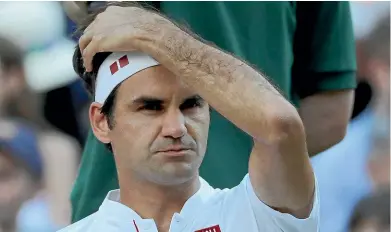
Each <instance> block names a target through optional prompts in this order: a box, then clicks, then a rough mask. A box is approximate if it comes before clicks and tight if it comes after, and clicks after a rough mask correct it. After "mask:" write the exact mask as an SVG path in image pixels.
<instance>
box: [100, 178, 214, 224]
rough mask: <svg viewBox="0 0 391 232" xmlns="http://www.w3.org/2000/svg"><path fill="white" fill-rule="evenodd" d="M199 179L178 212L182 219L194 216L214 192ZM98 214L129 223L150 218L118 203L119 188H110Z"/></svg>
mask: <svg viewBox="0 0 391 232" xmlns="http://www.w3.org/2000/svg"><path fill="white" fill-rule="evenodd" d="M199 179H200V188H199V190H198V191H197V192H196V193H195V194H194V195H193V196H191V197H190V198H189V199H188V200H187V201H186V203H185V204H184V206H183V208H182V210H181V212H180V213H179V216H180V217H182V218H184V219H191V218H192V217H193V216H195V209H200V208H202V207H200V206H201V205H204V204H205V203H206V202H207V200H208V199H209V198H210V196H211V195H212V194H213V192H214V188H212V187H211V186H210V185H209V184H208V182H206V181H205V180H204V179H202V178H201V177H200V178H199ZM99 214H103V215H104V218H112V219H113V218H115V219H116V220H119V221H123V222H125V221H127V222H129V223H133V222H132V220H136V221H137V222H141V221H150V220H151V219H142V218H141V217H140V216H139V215H138V214H137V213H136V212H135V211H134V210H132V209H131V208H129V207H127V206H126V205H124V204H122V203H120V190H119V189H116V190H112V191H110V192H109V193H108V194H107V196H106V198H105V200H104V201H103V203H102V205H101V206H100V207H99Z"/></svg>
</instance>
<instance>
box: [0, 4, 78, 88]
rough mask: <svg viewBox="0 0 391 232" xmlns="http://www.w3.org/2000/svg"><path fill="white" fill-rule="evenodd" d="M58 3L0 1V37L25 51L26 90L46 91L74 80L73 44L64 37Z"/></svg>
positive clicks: (61, 14) (63, 23)
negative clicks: (27, 88)
mask: <svg viewBox="0 0 391 232" xmlns="http://www.w3.org/2000/svg"><path fill="white" fill-rule="evenodd" d="M65 33H66V20H65V15H64V12H63V10H62V8H61V5H60V3H59V2H49V1H42V2H16V1H15V2H11V1H9V2H0V35H1V36H4V37H7V38H9V39H11V40H12V41H14V42H15V43H16V44H17V45H19V46H21V47H22V48H23V49H24V50H25V51H26V58H25V72H26V81H27V84H28V85H29V87H30V88H31V89H32V90H34V91H36V92H46V91H48V90H51V89H55V88H58V87H61V86H64V85H66V84H68V83H70V82H72V81H74V80H76V78H77V76H76V73H75V72H74V71H73V67H72V55H73V50H74V47H75V45H76V44H75V43H74V42H73V41H71V40H69V39H67V38H66V37H65V36H66V35H65Z"/></svg>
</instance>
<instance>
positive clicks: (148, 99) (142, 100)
mask: <svg viewBox="0 0 391 232" xmlns="http://www.w3.org/2000/svg"><path fill="white" fill-rule="evenodd" d="M189 100H197V101H203V99H202V98H201V97H200V95H198V94H196V95H193V96H190V97H188V98H186V99H185V100H184V101H183V102H182V103H184V102H186V101H189ZM165 101H166V100H165V99H160V98H157V97H152V96H141V97H138V98H136V99H134V100H133V101H132V104H138V105H141V104H144V105H145V104H163V103H164V102H165Z"/></svg>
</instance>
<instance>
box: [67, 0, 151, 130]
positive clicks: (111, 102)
mask: <svg viewBox="0 0 391 232" xmlns="http://www.w3.org/2000/svg"><path fill="white" fill-rule="evenodd" d="M89 5H91V7H90V8H89V10H88V14H87V16H86V17H85V19H84V20H83V21H82V22H81V23H80V24H78V28H77V30H76V33H75V34H77V35H81V34H82V33H83V32H84V30H85V29H86V28H87V27H88V26H89V25H90V24H91V23H92V22H93V21H94V20H95V18H96V16H97V15H98V14H100V13H102V12H104V11H105V10H106V9H107V8H108V7H109V6H120V7H140V8H144V9H149V10H156V9H155V8H154V7H153V6H151V5H148V4H146V3H138V2H109V3H103V4H96V5H94V4H89ZM110 54H111V52H101V53H97V54H96V55H95V56H94V58H93V60H92V65H93V70H92V71H91V72H86V70H85V68H84V65H83V57H82V54H81V52H80V47H79V45H77V46H76V48H75V51H74V54H73V68H74V70H75V72H76V73H77V74H78V75H79V76H80V77H81V79H82V80H83V82H84V86H85V88H86V89H87V91H88V93H89V94H90V95H92V96H94V95H95V87H96V78H97V74H98V69H99V67H100V66H101V65H102V63H103V61H104V60H105V59H106V58H107V57H108V56H109V55H110ZM118 87H119V85H118V86H117V87H115V88H114V89H113V90H112V91H111V93H110V95H109V96H108V98H107V99H106V101H105V102H104V103H103V106H102V109H101V112H102V114H104V115H105V116H106V117H107V120H108V125H109V127H110V129H112V128H113V127H114V106H115V102H116V95H117V91H118Z"/></svg>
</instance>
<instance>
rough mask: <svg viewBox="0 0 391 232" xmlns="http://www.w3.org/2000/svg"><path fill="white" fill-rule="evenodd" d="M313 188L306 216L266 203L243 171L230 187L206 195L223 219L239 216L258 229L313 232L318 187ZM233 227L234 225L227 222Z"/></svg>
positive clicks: (317, 206) (245, 222) (316, 218)
mask: <svg viewBox="0 0 391 232" xmlns="http://www.w3.org/2000/svg"><path fill="white" fill-rule="evenodd" d="M315 185H316V190H315V193H314V201H313V207H312V211H311V214H310V216H309V217H308V218H302V219H300V218H296V217H294V216H292V215H290V214H287V213H281V212H279V211H276V210H274V209H273V208H271V207H269V206H268V205H266V204H265V203H263V202H262V201H261V199H259V198H258V197H257V195H256V194H255V191H254V189H253V187H252V185H251V181H250V177H249V175H248V174H247V175H246V176H245V177H244V178H243V180H242V181H241V183H240V184H239V185H237V186H236V187H234V188H232V189H224V190H220V189H214V190H213V194H212V195H211V196H210V198H209V203H208V205H209V207H211V206H212V207H213V205H216V206H218V208H219V210H220V215H222V216H223V217H224V220H225V221H236V220H237V219H238V218H241V220H242V222H243V223H244V224H248V225H250V224H254V223H255V224H256V225H257V226H256V227H257V228H258V229H260V230H267V231H269V230H274V229H276V228H277V229H280V230H283V231H303V232H307V231H308V232H313V231H317V230H318V224H319V190H318V183H317V181H316V184H315ZM229 227H235V225H233V224H232V225H231V224H230V225H229Z"/></svg>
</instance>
